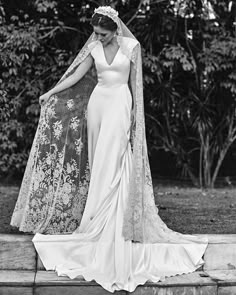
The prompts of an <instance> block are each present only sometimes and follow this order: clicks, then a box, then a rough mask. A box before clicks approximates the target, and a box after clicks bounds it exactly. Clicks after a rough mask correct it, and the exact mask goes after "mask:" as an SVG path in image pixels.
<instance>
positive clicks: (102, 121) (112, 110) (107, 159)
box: [33, 42, 207, 292]
mask: <svg viewBox="0 0 236 295" xmlns="http://www.w3.org/2000/svg"><path fill="white" fill-rule="evenodd" d="M91 54H92V56H93V58H94V60H95V65H96V69H97V73H98V84H97V86H96V87H95V89H94V91H93V93H92V94H91V97H90V100H89V103H88V109H87V119H88V121H87V122H88V145H89V146H88V148H89V163H90V170H91V180H90V186H89V192H88V199H87V203H86V207H85V211H84V214H83V217H82V221H81V225H80V227H79V229H78V230H77V231H76V232H74V233H73V234H66V235H43V234H36V235H35V237H34V238H33V243H34V245H35V248H36V250H37V252H38V254H39V256H40V258H41V260H42V262H43V264H44V266H45V268H46V269H47V270H55V271H56V272H57V274H58V275H59V276H68V277H70V278H71V279H74V278H76V277H77V276H81V275H82V276H83V277H84V279H85V280H88V281H90V280H95V281H96V282H97V283H98V284H100V285H101V286H102V287H103V288H104V289H106V290H108V291H110V292H114V291H115V290H126V291H129V292H132V291H134V289H135V288H136V287H137V285H139V284H144V283H145V282H146V281H147V280H151V281H153V282H157V281H159V280H162V279H164V278H165V277H168V276H173V275H176V274H183V273H188V272H192V271H194V270H196V269H197V268H199V267H200V266H201V265H202V263H203V260H202V255H203V253H204V251H205V249H206V246H207V244H206V243H205V244H199V243H196V244H195V243H186V244H180V243H179V244H173V243H172V244H167V243H163V244H162V243H157V244H141V243H133V242H131V241H125V240H124V238H123V236H122V222H123V214H124V210H125V205H126V200H127V198H128V186H129V176H130V173H131V169H132V151H131V146H130V142H129V129H130V114H131V106H132V97H131V93H130V90H129V87H128V84H127V83H128V78H129V71H130V61H129V59H128V58H127V57H126V56H125V55H124V54H123V53H122V51H121V49H119V50H118V51H117V53H116V55H115V57H114V59H113V61H112V63H111V64H108V63H107V61H106V57H105V54H104V49H103V46H102V44H101V43H100V42H98V43H97V45H96V47H95V48H94V49H93V50H92V51H91ZM157 230H158V229H157Z"/></svg>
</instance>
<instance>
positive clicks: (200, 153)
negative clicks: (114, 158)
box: [144, 1, 236, 186]
mask: <svg viewBox="0 0 236 295" xmlns="http://www.w3.org/2000/svg"><path fill="white" fill-rule="evenodd" d="M178 3H179V6H178V7H176V6H177V4H176V2H174V1H172V2H171V1H170V5H169V7H166V8H165V9H167V10H168V12H167V13H166V14H165V20H164V22H165V24H168V30H169V32H168V31H167V29H166V28H163V30H165V35H166V40H165V41H163V40H162V41H160V38H163V36H160V37H159V38H158V39H159V40H158V39H156V38H155V37H154V34H153V31H152V32H150V34H149V35H148V32H146V37H145V38H146V40H149V42H148V44H149V47H150V46H151V45H152V44H155V47H153V48H151V49H150V48H148V49H149V52H153V53H154V54H152V55H151V56H150V54H149V56H148V58H147V59H146V62H145V60H144V65H145V67H146V71H147V72H146V75H147V77H146V79H145V82H146V83H147V85H149V87H148V93H147V92H146V97H149V101H147V103H146V104H147V123H148V126H149V128H148V130H149V142H151V146H152V149H157V150H165V151H167V152H169V153H171V154H174V155H175V158H176V163H177V165H179V167H180V168H181V170H182V173H183V174H182V175H188V177H190V178H191V179H192V181H193V183H194V184H197V185H200V186H214V183H215V180H216V177H217V175H218V173H219V169H220V167H221V165H222V163H223V160H224V158H225V156H226V154H227V152H228V150H229V148H230V146H231V145H232V143H233V142H234V141H235V139H236V137H235V135H236V133H235V132H236V121H235V94H236V93H235V86H236V79H235V78H236V72H235V69H236V64H235V54H236V51H235V49H236V48H235V46H236V41H235V32H234V26H233V21H234V18H233V17H231V16H233V15H234V11H235V6H234V7H232V6H233V4H232V3H231V4H232V6H231V10H229V7H230V6H229V5H227V4H229V3H226V1H217V2H216V1H211V6H209V5H208V6H207V7H204V6H203V5H202V4H200V5H199V1H191V2H190V1H179V2H178ZM209 3H210V1H209ZM183 4H184V5H183ZM181 5H182V7H181ZM163 9H164V8H163ZM209 10H210V12H211V13H212V12H213V11H216V15H215V16H214V18H213V19H211V18H209V13H210V12H209ZM152 11H153V12H152V14H151V15H150V17H149V21H148V20H146V21H147V23H149V22H150V21H152V19H154V18H157V16H158V18H159V19H160V17H161V14H160V9H157V8H156V9H153V10H152ZM153 14H154V15H153ZM226 24H227V25H226ZM158 31H159V32H160V33H161V29H160V28H159V30H158ZM159 42H161V43H162V46H161V45H159V44H158V43H159ZM156 48H157V50H156ZM153 69H154V70H153ZM150 76H151V78H150ZM197 162H198V164H197Z"/></svg>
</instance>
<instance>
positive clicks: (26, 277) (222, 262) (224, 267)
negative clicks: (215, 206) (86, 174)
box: [0, 234, 236, 295]
mask: <svg viewBox="0 0 236 295" xmlns="http://www.w3.org/2000/svg"><path fill="white" fill-rule="evenodd" d="M207 236H208V239H209V245H208V248H207V250H206V253H205V256H204V259H205V265H204V268H203V271H197V272H194V273H191V274H186V275H179V276H174V277H171V278H167V279H166V280H165V281H164V282H158V283H146V284H145V285H143V286H139V287H137V289H136V290H135V292H133V293H132V294H134V295H144V294H145V295H154V294H158V295H180V294H181V295H184V294H186V295H190V294H194V295H235V294H236V267H235V266H236V235H207ZM31 240H32V236H30V235H6V234H1V235H0V295H16V294H17V295H18V294H20V295H21V294H24V295H33V294H34V295H54V294H55V295H61V294H62V295H74V294H76V295H80V294H85V295H88V294H91V295H100V294H104V295H105V294H110V293H109V292H107V291H105V290H104V289H103V288H102V287H101V286H99V285H98V284H96V283H95V282H93V281H92V282H86V281H84V280H83V278H82V277H79V278H76V279H75V280H70V279H69V278H67V277H58V276H57V275H56V274H55V273H54V272H46V271H44V270H40V268H41V269H43V266H42V264H40V260H39V259H38V258H37V254H36V252H35V250H34V247H33V244H32V242H31ZM37 265H38V266H37ZM116 293H117V294H118V293H119V294H122V295H126V294H128V292H125V291H120V292H116Z"/></svg>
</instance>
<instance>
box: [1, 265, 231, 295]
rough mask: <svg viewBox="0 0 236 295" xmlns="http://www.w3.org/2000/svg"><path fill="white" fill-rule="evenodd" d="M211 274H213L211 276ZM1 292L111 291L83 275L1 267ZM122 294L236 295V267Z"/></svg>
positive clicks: (66, 294) (102, 294)
mask: <svg viewBox="0 0 236 295" xmlns="http://www.w3.org/2000/svg"><path fill="white" fill-rule="evenodd" d="M209 275H211V277H209ZM0 294H1V295H21V294H22V295H33V294H34V295H108V294H110V293H109V292H107V291H106V290H104V289H103V288H102V287H101V286H99V285H98V284H97V283H96V282H94V281H91V282H86V281H84V280H83V278H82V277H79V278H76V279H74V280H70V279H69V278H67V277H58V276H57V275H56V274H55V273H54V272H51V271H48V272H47V271H37V272H36V273H35V272H34V271H22V270H0ZM114 294H120V295H128V294H132V295H156V294H158V295H193V294H194V295H235V294H236V271H235V270H227V271H225V270H224V271H209V272H202V271H198V272H195V273H190V274H184V275H179V276H174V277H171V278H167V279H166V280H165V281H163V282H158V283H150V282H147V283H146V284H145V285H140V286H138V287H137V288H136V290H135V291H134V292H132V293H129V292H126V291H119V292H115V293H114Z"/></svg>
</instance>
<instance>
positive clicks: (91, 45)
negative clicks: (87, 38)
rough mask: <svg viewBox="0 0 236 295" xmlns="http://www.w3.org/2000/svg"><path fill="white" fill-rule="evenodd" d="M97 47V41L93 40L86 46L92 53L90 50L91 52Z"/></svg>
mask: <svg viewBox="0 0 236 295" xmlns="http://www.w3.org/2000/svg"><path fill="white" fill-rule="evenodd" d="M97 45H98V41H97V40H94V41H92V42H90V43H89V44H88V49H89V51H90V52H92V50H93V49H94V48H95V47H96V46H97Z"/></svg>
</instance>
